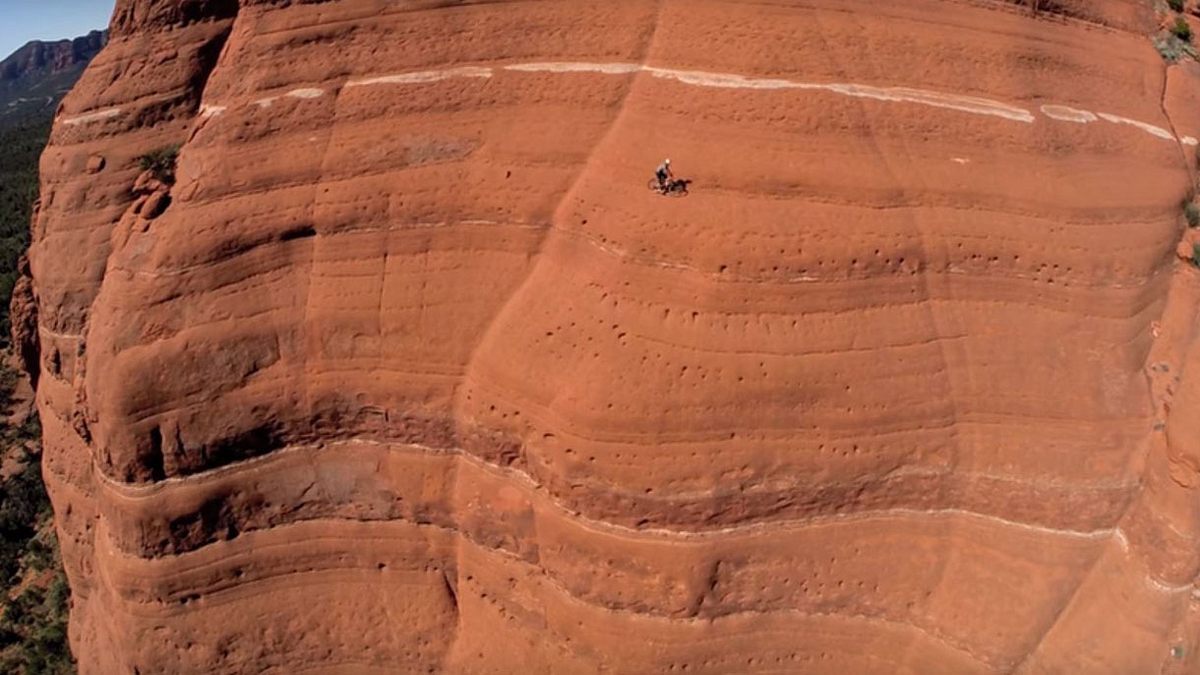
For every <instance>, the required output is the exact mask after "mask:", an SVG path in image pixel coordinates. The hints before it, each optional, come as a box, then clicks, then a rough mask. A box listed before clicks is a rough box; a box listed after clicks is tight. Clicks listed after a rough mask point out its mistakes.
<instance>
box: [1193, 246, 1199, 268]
mask: <svg viewBox="0 0 1200 675" xmlns="http://www.w3.org/2000/svg"><path fill="white" fill-rule="evenodd" d="M1192 264H1193V265H1195V266H1196V267H1200V244H1192Z"/></svg>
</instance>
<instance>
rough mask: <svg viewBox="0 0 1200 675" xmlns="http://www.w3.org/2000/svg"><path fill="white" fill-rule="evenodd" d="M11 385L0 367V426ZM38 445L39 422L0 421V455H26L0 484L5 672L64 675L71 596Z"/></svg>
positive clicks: (69, 668) (1, 658)
mask: <svg viewBox="0 0 1200 675" xmlns="http://www.w3.org/2000/svg"><path fill="white" fill-rule="evenodd" d="M16 383H17V374H16V373H14V372H13V371H12V370H10V369H8V368H7V367H5V366H3V365H2V364H0V415H3V416H4V417H3V418H0V419H4V418H7V416H8V415H9V414H10V413H11V412H12V411H11V407H12V394H13V389H14V387H15V385H16ZM40 439H41V428H40V425H39V424H38V420H37V416H36V415H30V416H29V418H28V419H27V420H26V421H25V422H24V423H23V424H21V425H19V426H16V425H12V424H7V423H4V422H2V421H0V456H2V455H9V456H13V455H16V456H17V457H21V455H24V456H23V457H21V458H22V459H23V460H24V462H25V466H24V468H23V469H21V470H20V471H19V472H17V473H16V474H14V475H12V476H9V477H8V478H6V479H4V480H3V481H0V582H2V584H3V588H4V590H5V593H4V595H0V607H2V608H3V609H2V610H0V672H2V673H24V674H25V675H62V674H66V673H73V672H74V670H75V667H74V663H73V661H72V658H71V650H70V648H69V647H68V645H67V614H68V610H69V606H70V590H69V588H68V587H67V581H66V577H65V576H64V575H63V572H62V562H61V560H60V557H59V552H58V540H57V538H56V536H55V534H54V514H53V512H52V511H51V509H50V499H49V498H48V497H47V496H46V487H45V485H44V484H43V482H42V468H41V461H40V460H41V457H40V455H41V453H40V450H39V445H38V443H39V441H40ZM22 449H24V450H22ZM17 589H19V592H17Z"/></svg>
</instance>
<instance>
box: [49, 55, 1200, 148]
mask: <svg viewBox="0 0 1200 675" xmlns="http://www.w3.org/2000/svg"><path fill="white" fill-rule="evenodd" d="M498 71H510V72H518V73H561V74H570V73H597V74H602V75H632V74H635V73H646V74H648V75H651V76H653V77H656V78H660V79H665V80H674V81H676V82H680V83H682V84H686V85H689V86H695V87H711V88H717V89H751V90H799V91H820V92H827V93H833V94H838V95H841V96H847V97H850V98H861V99H871V100H876V101H885V102H889V103H909V104H915V105H923V106H928V107H933V108H942V109H946V110H954V111H958V112H964V113H969V114H973V115H987V116H992V117H999V118H1002V119H1007V120H1010V121H1014V122H1022V123H1025V124H1032V123H1033V122H1035V121H1036V120H1037V119H1038V117H1037V115H1036V114H1035V113H1034V112H1033V111H1030V110H1027V109H1025V108H1022V107H1019V106H1015V105H1011V104H1008V103H1004V102H1002V101H996V100H993V99H988V98H981V97H978V96H966V95H961V94H950V93H946V92H939V91H932V90H926V89H916V88H912V87H879V86H874V85H867V84H857V83H837V82H835V83H826V82H803V81H798V80H788V79H780V78H759V77H749V76H746V75H738V74H735V73H711V72H705V71H698V70H677V69H673V68H659V67H656V66H646V65H642V64H637V63H620V62H615V63H604V62H601V63H592V62H583V61H536V62H531V63H515V64H509V65H504V66H496V67H489V66H458V67H454V68H445V69H440V70H420V71H414V72H407V73H394V74H389V75H377V76H373V77H366V78H360V79H353V80H350V81H348V82H346V83H345V85H344V86H345V87H346V88H351V87H367V86H376V85H415V84H427V83H431V82H440V81H443V80H450V79H457V78H472V79H488V78H491V77H493V76H494V75H495V74H496V73H497V72H498ZM324 93H325V90H322V89H316V88H303V89H293V90H292V91H289V92H287V93H286V94H282V95H281V96H269V97H266V98H260V99H258V100H256V101H254V104H255V105H257V106H259V107H260V108H267V107H270V106H271V105H272V104H273V103H274V102H275V101H276V100H278V99H279V98H281V97H290V98H298V99H312V98H318V97H320V96H322V95H323V94H324ZM225 109H226V108H225V106H203V107H202V108H201V114H202V115H204V116H212V115H216V114H219V113H220V112H222V111H224V110H225ZM1039 110H1040V112H1041V114H1042V115H1043V116H1044V117H1046V118H1047V119H1051V120H1055V121H1058V122H1068V123H1074V124H1090V123H1092V122H1097V121H1100V120H1104V121H1106V122H1110V123H1112V124H1120V125H1126V126H1131V127H1134V128H1136V129H1139V130H1141V131H1143V132H1145V133H1148V134H1150V135H1151V136H1154V137H1156V138H1161V139H1163V140H1168V141H1174V142H1179V143H1183V144H1184V145H1198V144H1200V141H1197V139H1195V138H1193V137H1191V136H1185V137H1183V138H1178V139H1177V138H1176V137H1175V135H1174V134H1173V133H1171V132H1170V131H1169V130H1167V129H1164V128H1162V127H1160V126H1156V125H1153V124H1148V123H1146V122H1142V121H1139V120H1134V119H1130V118H1128V117H1122V116H1120V115H1114V114H1111V113H1106V112H1092V111H1090V110H1081V109H1079V108H1073V107H1071V106H1066V105H1056V104H1046V105H1043V106H1041V107H1040V108H1039ZM120 113H121V111H120V109H118V108H110V109H108V110H101V111H97V112H94V113H89V114H86V115H81V116H78V117H72V118H68V119H65V120H63V122H64V123H65V124H83V123H87V122H94V121H99V120H103V119H108V118H111V117H115V116H116V115H119V114H120Z"/></svg>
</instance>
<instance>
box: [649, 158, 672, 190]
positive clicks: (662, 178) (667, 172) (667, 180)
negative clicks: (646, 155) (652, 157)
mask: <svg viewBox="0 0 1200 675" xmlns="http://www.w3.org/2000/svg"><path fill="white" fill-rule="evenodd" d="M654 177H655V178H657V179H658V190H659V192H666V191H667V189H668V188H669V187H670V185H671V181H673V180H675V174H674V173H671V160H670V159H669V158H668V159H664V160H663V163H662V164H659V165H658V168H657V169H655V170H654Z"/></svg>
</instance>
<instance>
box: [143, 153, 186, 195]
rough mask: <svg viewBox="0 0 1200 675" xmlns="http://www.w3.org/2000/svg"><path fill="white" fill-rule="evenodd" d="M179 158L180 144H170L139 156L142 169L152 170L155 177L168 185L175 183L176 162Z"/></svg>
mask: <svg viewBox="0 0 1200 675" xmlns="http://www.w3.org/2000/svg"><path fill="white" fill-rule="evenodd" d="M178 159H179V146H178V145H168V146H166V147H162V148H158V149H157V150H151V151H150V152H147V153H146V154H144V155H142V156H141V157H138V165H139V166H141V167H142V171H149V172H151V173H152V174H153V175H154V177H155V178H157V179H159V180H160V181H162V182H164V183H166V184H167V185H174V184H175V162H176V161H177V160H178Z"/></svg>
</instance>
